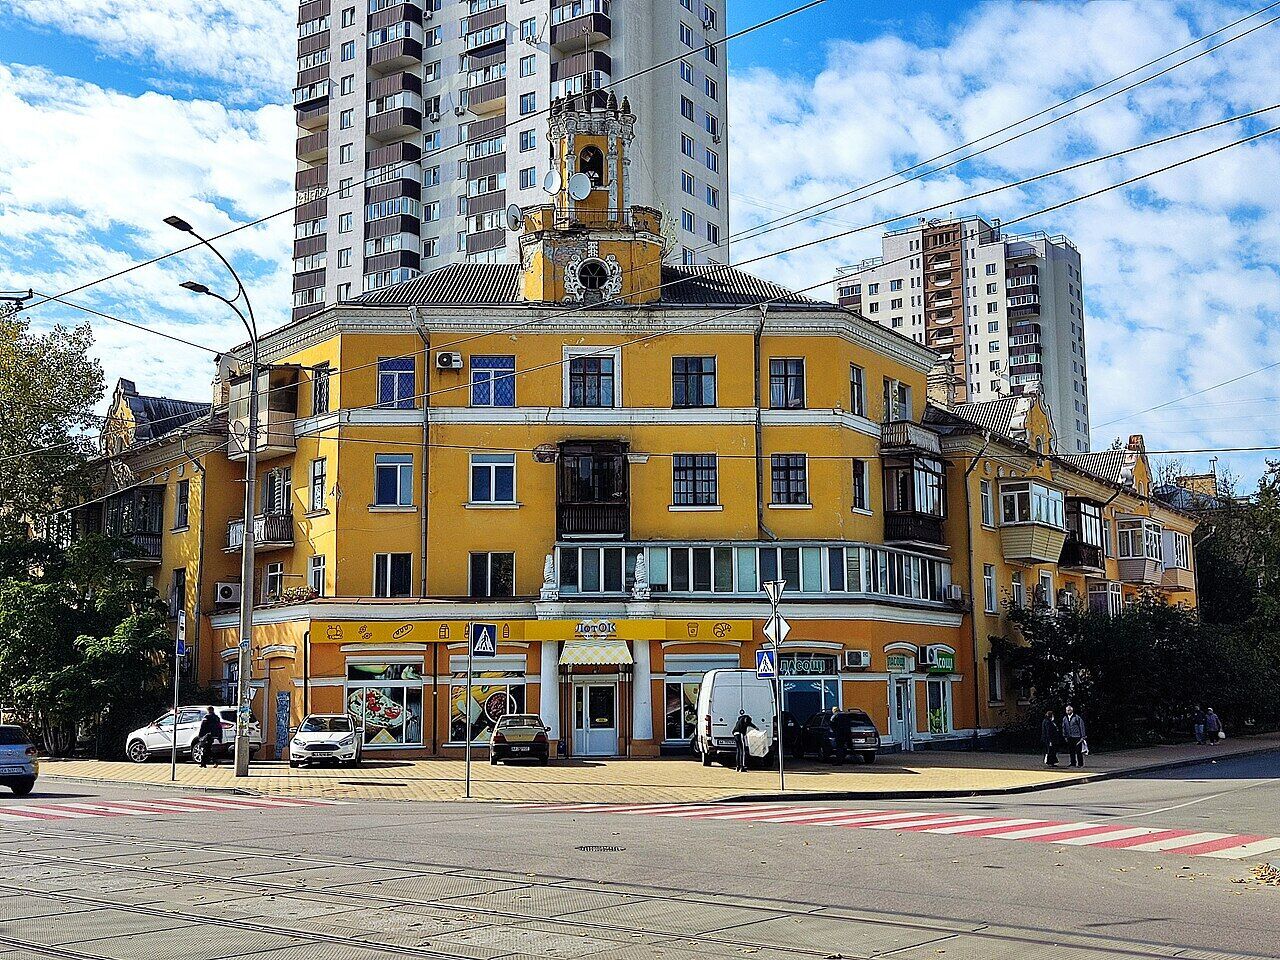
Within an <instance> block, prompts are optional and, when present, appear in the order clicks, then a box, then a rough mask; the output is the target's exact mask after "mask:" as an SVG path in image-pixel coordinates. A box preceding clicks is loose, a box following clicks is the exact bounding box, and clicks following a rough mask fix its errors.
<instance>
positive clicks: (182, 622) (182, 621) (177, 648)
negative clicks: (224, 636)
mask: <svg viewBox="0 0 1280 960" xmlns="http://www.w3.org/2000/svg"><path fill="white" fill-rule="evenodd" d="M186 641H187V611H186V610H179V611H178V629H177V630H175V631H174V633H173V742H172V743H171V744H170V745H169V782H170V783H174V782H176V781H177V779H178V664H179V663H180V662H181V660H182V655H183V654H184V653H185V652H186V651H185V649H184V647H185V646H186Z"/></svg>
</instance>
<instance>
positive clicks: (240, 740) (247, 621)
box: [164, 217, 261, 777]
mask: <svg viewBox="0 0 1280 960" xmlns="http://www.w3.org/2000/svg"><path fill="white" fill-rule="evenodd" d="M164 222H165V223H167V224H168V225H169V226H171V227H173V229H175V230H179V231H181V232H182V233H189V234H191V235H192V236H193V237H195V238H196V239H197V240H199V241H200V242H201V243H202V244H204V245H205V246H206V247H208V248H209V249H210V250H212V251H213V254H214V256H216V257H217V258H218V259H219V260H221V261H222V265H223V266H224V267H226V268H227V271H228V272H229V273H230V274H231V276H232V277H233V278H234V279H235V281H236V295H235V296H234V297H231V298H230V299H228V298H226V297H224V296H221V295H220V294H217V293H214V292H213V291H212V290H210V289H209V288H208V287H207V286H205V285H204V284H203V283H197V282H195V281H194V280H187V281H185V282H184V283H182V284H181V286H182V287H183V289H185V290H190V291H191V292H192V293H199V294H203V295H205V296H208V297H213V298H214V299H215V300H221V301H222V302H223V303H225V304H226V305H227V306H228V307H230V308H231V309H232V310H233V311H234V312H235V315H236V316H237V317H239V318H240V322H241V323H243V324H244V328H245V330H246V331H248V334H249V354H250V356H249V423H248V430H247V431H246V436H245V451H246V455H245V468H244V543H243V544H242V546H241V551H240V634H239V640H240V647H239V656H238V658H237V661H236V663H237V671H236V745H235V775H236V776H237V777H247V776H249V721H250V719H252V717H253V705H252V702H251V699H250V697H251V687H250V685H249V681H250V679H251V674H252V672H253V659H252V656H251V651H252V647H253V547H254V534H255V533H256V531H255V530H254V505H255V503H256V492H255V490H254V486H255V483H256V481H257V475H258V377H259V375H260V373H261V368H260V365H259V363H258V322H257V320H256V319H255V317H254V315H253V304H252V303H251V302H250V301H249V292H248V291H247V290H245V287H244V283H243V282H242V281H241V279H240V274H238V273H236V269H235V267H233V266H231V263H230V262H229V261H228V260H227V258H226V257H224V256H223V255H222V254H221V253H219V252H218V249H217V248H216V247H215V246H214V245H213V244H211V243H210V242H209V241H208V240H206V239H205V238H204V237H202V236H200V234H198V233H196V231H195V229H194V228H193V227H192V226H191V224H189V223H187V221H185V220H183V219H182V218H181V217H165V220H164ZM241 299H243V300H244V305H245V310H246V311H247V312H248V316H247V317H246V316H245V313H244V312H242V311H241V310H240V308H239V307H238V306H236V301H237V300H241Z"/></svg>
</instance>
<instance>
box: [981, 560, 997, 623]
mask: <svg viewBox="0 0 1280 960" xmlns="http://www.w3.org/2000/svg"><path fill="white" fill-rule="evenodd" d="M982 598H983V604H982V609H983V610H985V611H986V612H987V613H995V612H996V568H995V567H994V566H992V565H991V564H989V563H984V564H983V565H982Z"/></svg>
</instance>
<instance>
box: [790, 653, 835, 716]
mask: <svg viewBox="0 0 1280 960" xmlns="http://www.w3.org/2000/svg"><path fill="white" fill-rule="evenodd" d="M779 665H780V667H781V672H782V709H783V710H786V711H787V712H789V713H790V714H791V715H792V716H793V717H794V718H795V720H796V722H797V723H800V724H804V723H805V722H806V721H807V720H808V719H809V718H810V717H812V716H813V715H814V714H816V713H820V712H822V711H824V710H830V709H831V708H832V707H838V706H839V705H840V680H839V677H838V676H837V674H836V669H837V667H838V663H837V661H836V658H835V657H834V656H831V655H829V654H822V653H784V654H783V655H782V658H781V660H780V664H779Z"/></svg>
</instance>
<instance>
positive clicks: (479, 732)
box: [449, 671, 525, 743]
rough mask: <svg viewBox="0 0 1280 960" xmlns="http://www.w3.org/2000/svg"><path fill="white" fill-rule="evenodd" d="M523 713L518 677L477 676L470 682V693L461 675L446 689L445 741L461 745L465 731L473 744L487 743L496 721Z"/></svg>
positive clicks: (521, 676) (521, 683) (501, 674)
mask: <svg viewBox="0 0 1280 960" xmlns="http://www.w3.org/2000/svg"><path fill="white" fill-rule="evenodd" d="M459 681H461V682H459ZM524 709H525V706H524V674H522V673H519V672H512V673H508V672H498V671H492V672H486V673H481V674H478V675H476V676H475V677H473V678H472V686H471V688H470V690H468V689H467V685H466V677H465V675H464V676H461V677H459V676H455V677H454V682H453V683H452V684H451V685H450V687H449V741H450V742H451V743H465V742H466V738H467V732H468V727H469V728H470V733H471V740H472V742H473V743H488V742H489V737H490V736H491V735H492V733H493V728H494V725H495V724H497V722H498V720H499V718H500V717H503V716H505V715H506V714H508V713H523V712H524Z"/></svg>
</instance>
